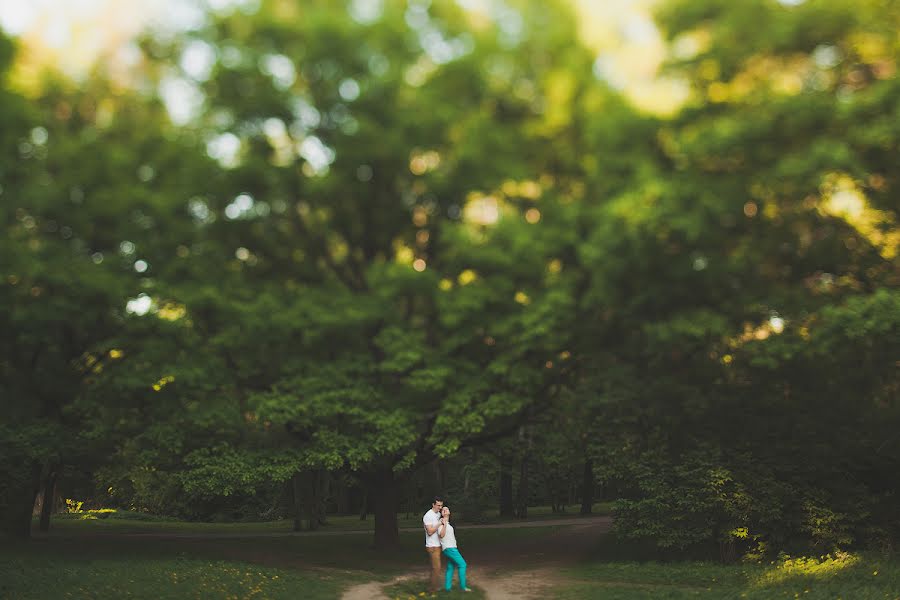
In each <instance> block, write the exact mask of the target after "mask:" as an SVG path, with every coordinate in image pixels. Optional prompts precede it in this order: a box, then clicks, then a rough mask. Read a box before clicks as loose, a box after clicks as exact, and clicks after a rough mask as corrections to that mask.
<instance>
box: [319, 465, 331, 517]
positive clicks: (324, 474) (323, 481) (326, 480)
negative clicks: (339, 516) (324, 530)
mask: <svg viewBox="0 0 900 600" xmlns="http://www.w3.org/2000/svg"><path fill="white" fill-rule="evenodd" d="M330 498H331V473H329V472H328V471H326V470H324V469H323V470H322V471H321V472H320V473H319V502H318V503H317V506H318V513H319V514H318V519H319V525H326V524H327V523H328V519H327V517H328V500H329V499H330Z"/></svg>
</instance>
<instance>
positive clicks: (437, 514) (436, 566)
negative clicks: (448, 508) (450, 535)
mask: <svg viewBox="0 0 900 600" xmlns="http://www.w3.org/2000/svg"><path fill="white" fill-rule="evenodd" d="M443 507H444V499H443V498H441V497H440V496H435V497H434V500H433V501H432V503H431V510H429V511H428V512H426V513H425V515H424V516H423V517H422V525H424V526H425V551H426V552H427V553H428V555H429V557H430V558H431V589H430V591H431V592H437V591H438V590H439V589H440V585H441V583H440V582H441V538H440V536H438V527H439V526H440V524H441V509H442V508H443Z"/></svg>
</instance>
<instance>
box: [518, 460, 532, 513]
mask: <svg viewBox="0 0 900 600" xmlns="http://www.w3.org/2000/svg"><path fill="white" fill-rule="evenodd" d="M529 454H530V452H528V451H527V450H526V452H525V454H524V455H523V456H522V464H521V469H520V471H519V490H518V493H517V494H516V516H517V517H519V518H520V519H527V518H528V462H529V461H528V459H529Z"/></svg>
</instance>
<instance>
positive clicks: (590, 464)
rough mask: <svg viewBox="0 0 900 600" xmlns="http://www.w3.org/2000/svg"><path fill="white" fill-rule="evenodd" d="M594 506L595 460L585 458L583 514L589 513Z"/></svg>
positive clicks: (582, 482) (582, 491) (582, 489)
mask: <svg viewBox="0 0 900 600" xmlns="http://www.w3.org/2000/svg"><path fill="white" fill-rule="evenodd" d="M593 506H594V461H592V460H591V459H589V458H585V459H584V473H583V475H582V481H581V514H583V515H589V514H591V510H592V508H593Z"/></svg>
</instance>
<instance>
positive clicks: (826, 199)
mask: <svg viewBox="0 0 900 600" xmlns="http://www.w3.org/2000/svg"><path fill="white" fill-rule="evenodd" d="M868 183H869V185H870V186H872V187H873V188H877V187H878V186H879V184H880V182H879V178H878V177H877V176H872V177H871V178H870V181H869V182H868ZM817 208H818V210H819V212H820V213H822V214H823V215H828V216H832V217H837V218H839V219H843V220H844V221H846V222H847V224H848V225H850V226H851V227H853V228H854V229H855V230H856V231H857V232H858V233H859V234H860V235H861V236H862V237H863V238H865V239H866V240H867V241H868V242H869V243H871V244H872V246H873V247H875V248H876V249H877V250H878V252H879V253H880V254H881V256H882V257H884V258H885V259H887V260H891V259H893V258H895V257H896V256H897V253H898V250H900V228H898V227H897V223H896V222H895V221H894V218H893V216H892V215H891V214H890V213H889V212H888V211H882V210H877V209H875V208H873V207H872V206H871V204H870V203H869V200H868V198H866V195H865V194H864V193H863V191H862V189H860V187H859V186H858V185H857V183H856V182H855V181H854V180H853V178H852V177H850V176H849V175H846V174H843V173H830V174H829V175H827V176H826V177H825V180H824V183H823V184H822V187H821V200H820V201H819V202H818V203H817Z"/></svg>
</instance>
